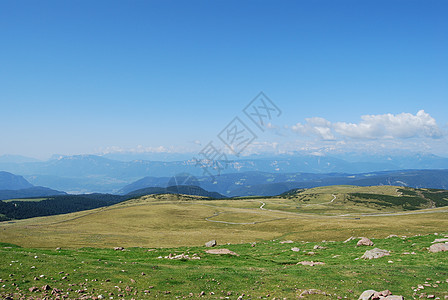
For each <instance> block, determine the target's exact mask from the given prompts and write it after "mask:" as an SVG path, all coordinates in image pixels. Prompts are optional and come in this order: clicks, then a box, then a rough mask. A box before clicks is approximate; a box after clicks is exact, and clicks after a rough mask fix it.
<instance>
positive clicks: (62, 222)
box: [0, 193, 448, 248]
mask: <svg viewBox="0 0 448 300" xmlns="http://www.w3.org/2000/svg"><path fill="white" fill-rule="evenodd" d="M314 194H316V193H314ZM337 195H339V194H336V196H337ZM332 198H333V197H329V195H328V194H325V193H323V194H322V199H321V200H322V201H323V202H321V204H316V205H306V204H302V202H303V201H302V202H300V203H298V202H297V199H285V198H280V197H277V198H275V197H274V198H266V199H240V200H213V201H212V200H206V199H204V198H202V197H190V196H178V195H156V196H145V197H142V198H138V199H133V200H129V201H126V202H123V203H120V204H117V205H114V206H111V207H105V208H99V209H95V210H90V211H84V212H77V213H72V214H66V215H58V216H50V217H40V218H33V219H26V220H18V221H12V222H2V223H0V242H8V243H13V244H18V245H21V246H25V247H39V248H55V247H64V248H78V247H86V246H92V247H93V246H94V247H113V246H125V247H177V246H198V245H202V244H203V243H204V242H206V241H208V240H211V239H217V240H218V241H219V242H221V243H232V244H234V243H248V242H254V241H261V240H272V239H280V238H288V239H295V240H306V241H320V240H344V239H346V238H348V237H350V236H369V237H378V238H379V237H385V236H387V235H389V234H397V235H413V234H426V233H431V232H439V231H442V230H444V229H446V228H448V209H447V208H438V209H429V210H423V211H417V212H398V213H396V214H393V213H392V214H390V213H391V212H394V210H383V211H381V210H377V209H373V208H372V207H366V206H363V205H358V207H356V205H353V204H348V203H342V204H341V203H340V202H338V198H336V200H335V201H333V202H332V203H329V201H331V199H332ZM262 203H265V205H264V207H263V208H260V206H261V205H262ZM298 207H299V208H298ZM372 213H375V214H376V215H374V216H370V215H369V214H372ZM383 214H387V215H383ZM213 221H220V222H213ZM226 222H227V223H226ZM233 223H240V224H233ZM247 223H254V224H247Z"/></svg>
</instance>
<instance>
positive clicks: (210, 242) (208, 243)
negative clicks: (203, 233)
mask: <svg viewBox="0 0 448 300" xmlns="http://www.w3.org/2000/svg"><path fill="white" fill-rule="evenodd" d="M215 246H216V240H211V241H208V242H207V243H205V247H215Z"/></svg>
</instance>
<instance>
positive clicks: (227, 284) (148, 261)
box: [0, 235, 448, 299]
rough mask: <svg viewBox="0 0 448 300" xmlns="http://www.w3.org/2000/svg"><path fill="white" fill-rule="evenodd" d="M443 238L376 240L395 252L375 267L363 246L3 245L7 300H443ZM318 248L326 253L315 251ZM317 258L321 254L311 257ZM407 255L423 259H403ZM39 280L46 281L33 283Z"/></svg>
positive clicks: (0, 256) (447, 271) (446, 280)
mask: <svg viewBox="0 0 448 300" xmlns="http://www.w3.org/2000/svg"><path fill="white" fill-rule="evenodd" d="M437 237H440V235H439V236H434V235H426V236H416V237H408V238H398V237H397V238H389V239H375V240H373V241H374V242H375V246H376V247H379V248H381V249H387V250H389V251H391V255H390V256H387V257H383V258H380V259H376V260H370V261H369V260H362V259H359V260H355V259H356V258H359V257H360V256H362V254H363V253H364V252H365V251H366V250H367V249H371V248H372V247H366V246H363V247H356V246H355V245H356V240H353V241H351V242H348V243H343V242H319V243H305V242H294V243H293V244H280V243H279V241H278V240H277V241H263V242H259V243H257V244H256V245H255V247H252V246H251V244H248V243H246V244H234V245H225V246H219V247H226V248H228V249H230V250H232V251H235V252H236V253H238V254H239V255H240V256H230V255H222V256H219V255H211V254H205V252H204V251H205V250H206V248H205V247H180V248H158V249H154V250H153V251H147V249H144V248H129V249H126V251H114V250H112V249H94V248H81V249H78V250H69V249H62V250H43V249H29V248H15V247H11V245H7V244H3V245H1V244H0V278H1V279H2V280H1V281H2V282H1V285H0V297H2V296H3V297H4V296H6V294H8V293H16V295H15V298H17V299H18V298H19V297H20V296H19V294H18V293H21V295H26V296H27V297H30V296H31V295H33V296H43V294H42V292H41V291H40V292H33V293H31V292H29V291H28V289H29V288H30V287H32V286H36V287H39V288H40V287H42V286H43V285H45V284H48V285H50V286H51V288H58V289H60V290H62V291H63V293H64V294H66V293H67V292H68V296H69V297H70V298H71V299H74V298H78V297H80V296H81V295H86V296H98V295H100V294H101V295H103V296H106V299H108V298H109V297H114V299H121V298H125V299H131V298H134V299H143V298H154V297H159V298H160V297H162V298H168V299H172V298H175V297H176V296H179V297H187V298H189V297H191V296H190V293H193V296H194V297H195V298H196V297H198V295H199V293H201V292H202V291H204V292H205V295H204V298H210V299H219V298H220V297H226V296H228V295H229V298H230V299H236V298H237V297H238V296H239V295H242V294H245V295H246V296H245V298H244V299H254V298H258V297H261V298H263V299H265V298H269V299H272V298H273V297H277V298H283V297H286V298H288V299H292V298H295V297H297V296H298V295H299V294H300V293H301V291H302V290H304V289H312V288H313V289H319V290H321V291H324V292H326V293H328V294H331V296H330V297H328V296H327V297H324V296H319V295H318V296H311V297H309V298H310V299H336V298H337V296H340V297H347V298H348V299H357V297H358V296H359V295H360V294H361V292H362V291H363V290H366V289H375V290H384V289H390V290H391V291H392V292H393V293H394V294H396V295H397V294H398V295H403V296H405V297H406V298H407V299H409V298H411V297H412V295H413V293H414V291H413V287H416V286H417V285H418V284H424V283H425V282H429V283H430V284H431V286H430V287H425V289H424V292H426V293H428V294H434V295H436V296H437V297H440V298H441V299H443V298H444V296H446V295H448V256H447V253H446V252H441V253H429V252H428V251H427V247H428V246H430V245H431V242H432V241H433V240H434V238H437ZM316 244H319V245H321V246H325V247H327V249H318V250H314V249H313V247H314V245H316ZM291 247H299V248H300V249H301V252H293V251H291V250H290V249H291ZM310 251H313V252H314V253H315V254H314V255H309V254H308V252H310ZM404 252H415V253H416V254H415V255H404V254H403V253H404ZM170 253H173V254H181V253H184V254H190V255H192V254H198V255H199V256H200V257H201V259H200V260H184V261H182V260H169V259H163V258H162V259H159V258H158V257H159V256H167V255H168V254H170ZM304 260H307V261H309V260H313V261H320V262H325V265H322V266H314V267H310V266H302V265H297V262H299V261H304ZM389 261H392V262H393V263H390V262H389ZM142 273H144V275H143V274H142ZM67 274H68V275H67ZM42 275H43V276H42ZM41 276H42V277H41ZM35 277H36V278H39V280H37V281H36V280H34V279H33V278H35ZM63 277H66V278H65V279H62V278H63ZM437 281H438V282H439V283H436V282H437ZM2 285H4V286H3V287H2ZM432 285H434V286H432ZM436 285H437V287H435V286H436ZM126 287H128V291H126ZM150 287H153V288H150ZM79 290H85V291H84V292H79ZM145 290H146V291H147V292H145ZM148 291H149V293H148ZM422 292H423V291H422ZM109 293H113V295H109ZM120 295H121V296H120ZM268 295H269V296H268Z"/></svg>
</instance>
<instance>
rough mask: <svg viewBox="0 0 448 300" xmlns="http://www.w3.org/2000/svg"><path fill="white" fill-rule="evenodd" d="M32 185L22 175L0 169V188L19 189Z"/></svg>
mask: <svg viewBox="0 0 448 300" xmlns="http://www.w3.org/2000/svg"><path fill="white" fill-rule="evenodd" d="M30 187H33V185H32V184H31V183H29V182H28V181H27V180H26V179H25V178H23V176H19V175H14V174H12V173H9V172H3V171H0V190H20V189H26V188H30Z"/></svg>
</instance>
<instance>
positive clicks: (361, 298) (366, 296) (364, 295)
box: [358, 290, 376, 300]
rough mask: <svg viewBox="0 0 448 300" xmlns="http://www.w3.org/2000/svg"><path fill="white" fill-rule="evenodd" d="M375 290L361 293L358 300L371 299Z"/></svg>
mask: <svg viewBox="0 0 448 300" xmlns="http://www.w3.org/2000/svg"><path fill="white" fill-rule="evenodd" d="M375 293H376V291H375V290H366V291H364V292H362V294H361V296H359V298H358V300H369V299H371V298H372V296H373V294H375Z"/></svg>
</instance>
